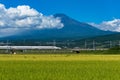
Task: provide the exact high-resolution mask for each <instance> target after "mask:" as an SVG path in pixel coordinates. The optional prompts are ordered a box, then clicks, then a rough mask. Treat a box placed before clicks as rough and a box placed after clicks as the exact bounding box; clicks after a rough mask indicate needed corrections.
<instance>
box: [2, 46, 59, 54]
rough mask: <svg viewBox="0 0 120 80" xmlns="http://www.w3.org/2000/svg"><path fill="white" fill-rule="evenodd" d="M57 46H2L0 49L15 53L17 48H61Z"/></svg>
mask: <svg viewBox="0 0 120 80" xmlns="http://www.w3.org/2000/svg"><path fill="white" fill-rule="evenodd" d="M59 49H61V48H60V47H56V46H0V50H9V51H11V53H15V50H59Z"/></svg>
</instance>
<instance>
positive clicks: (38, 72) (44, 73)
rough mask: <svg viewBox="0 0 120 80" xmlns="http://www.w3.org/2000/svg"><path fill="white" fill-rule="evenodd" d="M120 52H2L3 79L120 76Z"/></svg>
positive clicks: (86, 79)
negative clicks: (91, 53) (82, 53)
mask: <svg viewBox="0 0 120 80" xmlns="http://www.w3.org/2000/svg"><path fill="white" fill-rule="evenodd" d="M119 74H120V55H80V54H16V55H12V54H0V80H119V79H120V76H119Z"/></svg>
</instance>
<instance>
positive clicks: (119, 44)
mask: <svg viewBox="0 0 120 80" xmlns="http://www.w3.org/2000/svg"><path fill="white" fill-rule="evenodd" d="M118 46H119V48H120V40H119V43H118Z"/></svg>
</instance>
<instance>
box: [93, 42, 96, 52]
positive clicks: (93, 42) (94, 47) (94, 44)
mask: <svg viewBox="0 0 120 80" xmlns="http://www.w3.org/2000/svg"><path fill="white" fill-rule="evenodd" d="M95 49H96V47H95V41H94V40H93V50H95Z"/></svg>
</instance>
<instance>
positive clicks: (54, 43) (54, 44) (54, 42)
mask: <svg viewBox="0 0 120 80" xmlns="http://www.w3.org/2000/svg"><path fill="white" fill-rule="evenodd" d="M53 46H56V41H55V40H53ZM55 51H56V49H54V52H55Z"/></svg>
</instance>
